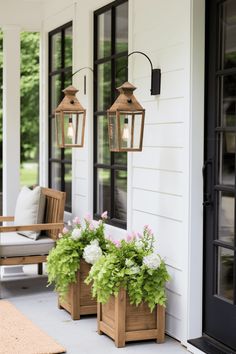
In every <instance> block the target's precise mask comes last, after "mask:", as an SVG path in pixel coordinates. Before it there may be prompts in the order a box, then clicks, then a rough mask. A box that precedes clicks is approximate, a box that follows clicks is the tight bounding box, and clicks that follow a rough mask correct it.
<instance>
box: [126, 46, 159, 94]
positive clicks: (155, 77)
mask: <svg viewBox="0 0 236 354" xmlns="http://www.w3.org/2000/svg"><path fill="white" fill-rule="evenodd" d="M133 54H141V55H143V56H145V57H146V58H147V60H148V61H149V63H150V66H151V95H159V94H160V92H161V69H153V64H152V61H151V59H150V58H149V56H148V55H147V54H145V53H143V52H141V51H139V50H134V51H133V52H131V53H129V54H128V55H127V57H130V56H131V55H133Z"/></svg>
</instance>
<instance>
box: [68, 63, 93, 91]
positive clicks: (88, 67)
mask: <svg viewBox="0 0 236 354" xmlns="http://www.w3.org/2000/svg"><path fill="white" fill-rule="evenodd" d="M85 69H89V70H90V71H92V73H94V71H93V69H92V68H90V66H84V67H83V68H80V69H78V70H76V71H75V72H74V73H73V74H72V75H71V78H72V77H73V76H74V75H75V74H77V73H79V72H80V71H82V70H85ZM86 91H87V80H86V75H84V95H86Z"/></svg>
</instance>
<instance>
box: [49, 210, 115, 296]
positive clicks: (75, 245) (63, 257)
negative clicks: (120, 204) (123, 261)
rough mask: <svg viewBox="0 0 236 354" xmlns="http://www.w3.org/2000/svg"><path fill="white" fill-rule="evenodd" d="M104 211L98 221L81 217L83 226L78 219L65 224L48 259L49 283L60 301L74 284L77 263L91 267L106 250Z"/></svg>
mask: <svg viewBox="0 0 236 354" xmlns="http://www.w3.org/2000/svg"><path fill="white" fill-rule="evenodd" d="M106 219H107V212H104V213H103V214H102V215H101V220H99V221H98V222H97V223H96V224H94V223H93V222H92V220H91V218H90V217H89V216H87V217H85V218H84V221H85V225H84V227H83V226H82V224H81V222H80V220H79V218H78V217H76V218H74V219H73V222H69V223H68V227H65V228H64V229H63V231H62V234H60V235H59V239H58V241H57V244H56V247H54V248H53V249H52V250H51V251H50V253H49V255H48V257H47V272H48V284H49V285H50V284H52V283H55V289H56V291H57V292H58V293H59V296H60V298H61V299H63V298H65V296H66V294H67V292H68V289H69V285H70V284H71V283H74V282H76V272H77V271H78V270H79V268H80V260H81V259H84V260H85V261H86V262H87V263H89V264H94V263H95V262H96V261H97V260H98V259H99V258H100V257H101V256H102V254H103V253H104V252H105V251H106V249H107V243H108V241H107V239H106V238H105V234H104V223H105V220H106Z"/></svg>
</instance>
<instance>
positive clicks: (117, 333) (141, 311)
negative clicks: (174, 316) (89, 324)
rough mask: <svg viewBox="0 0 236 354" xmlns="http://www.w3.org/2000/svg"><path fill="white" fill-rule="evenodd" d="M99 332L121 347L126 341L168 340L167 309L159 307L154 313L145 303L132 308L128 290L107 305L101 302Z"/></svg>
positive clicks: (113, 298) (158, 341)
mask: <svg viewBox="0 0 236 354" xmlns="http://www.w3.org/2000/svg"><path fill="white" fill-rule="evenodd" d="M97 321H98V333H99V334H103V333H105V334H107V335H108V336H109V337H111V338H112V339H113V340H114V341H115V345H116V347H118V348H121V347H124V346H125V343H126V342H129V341H137V340H146V339H155V340H156V342H157V343H163V342H164V340H165V308H164V307H163V306H160V305H157V306H156V308H155V309H154V310H153V312H150V309H149V307H148V305H147V304H146V303H143V304H141V305H139V306H138V307H137V306H135V305H130V303H129V299H128V296H126V291H125V290H123V289H122V290H120V292H119V294H118V296H117V297H114V296H111V298H110V300H109V301H108V302H107V303H106V304H105V305H103V304H100V303H98V318H97Z"/></svg>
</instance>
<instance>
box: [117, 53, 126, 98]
mask: <svg viewBox="0 0 236 354" xmlns="http://www.w3.org/2000/svg"><path fill="white" fill-rule="evenodd" d="M115 65H116V78H115V80H116V88H117V87H119V86H121V85H122V84H123V83H124V82H126V81H127V78H128V58H127V57H121V58H119V59H117V60H116V63H115ZM118 94H119V92H118V90H116V97H117V96H118Z"/></svg>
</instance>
